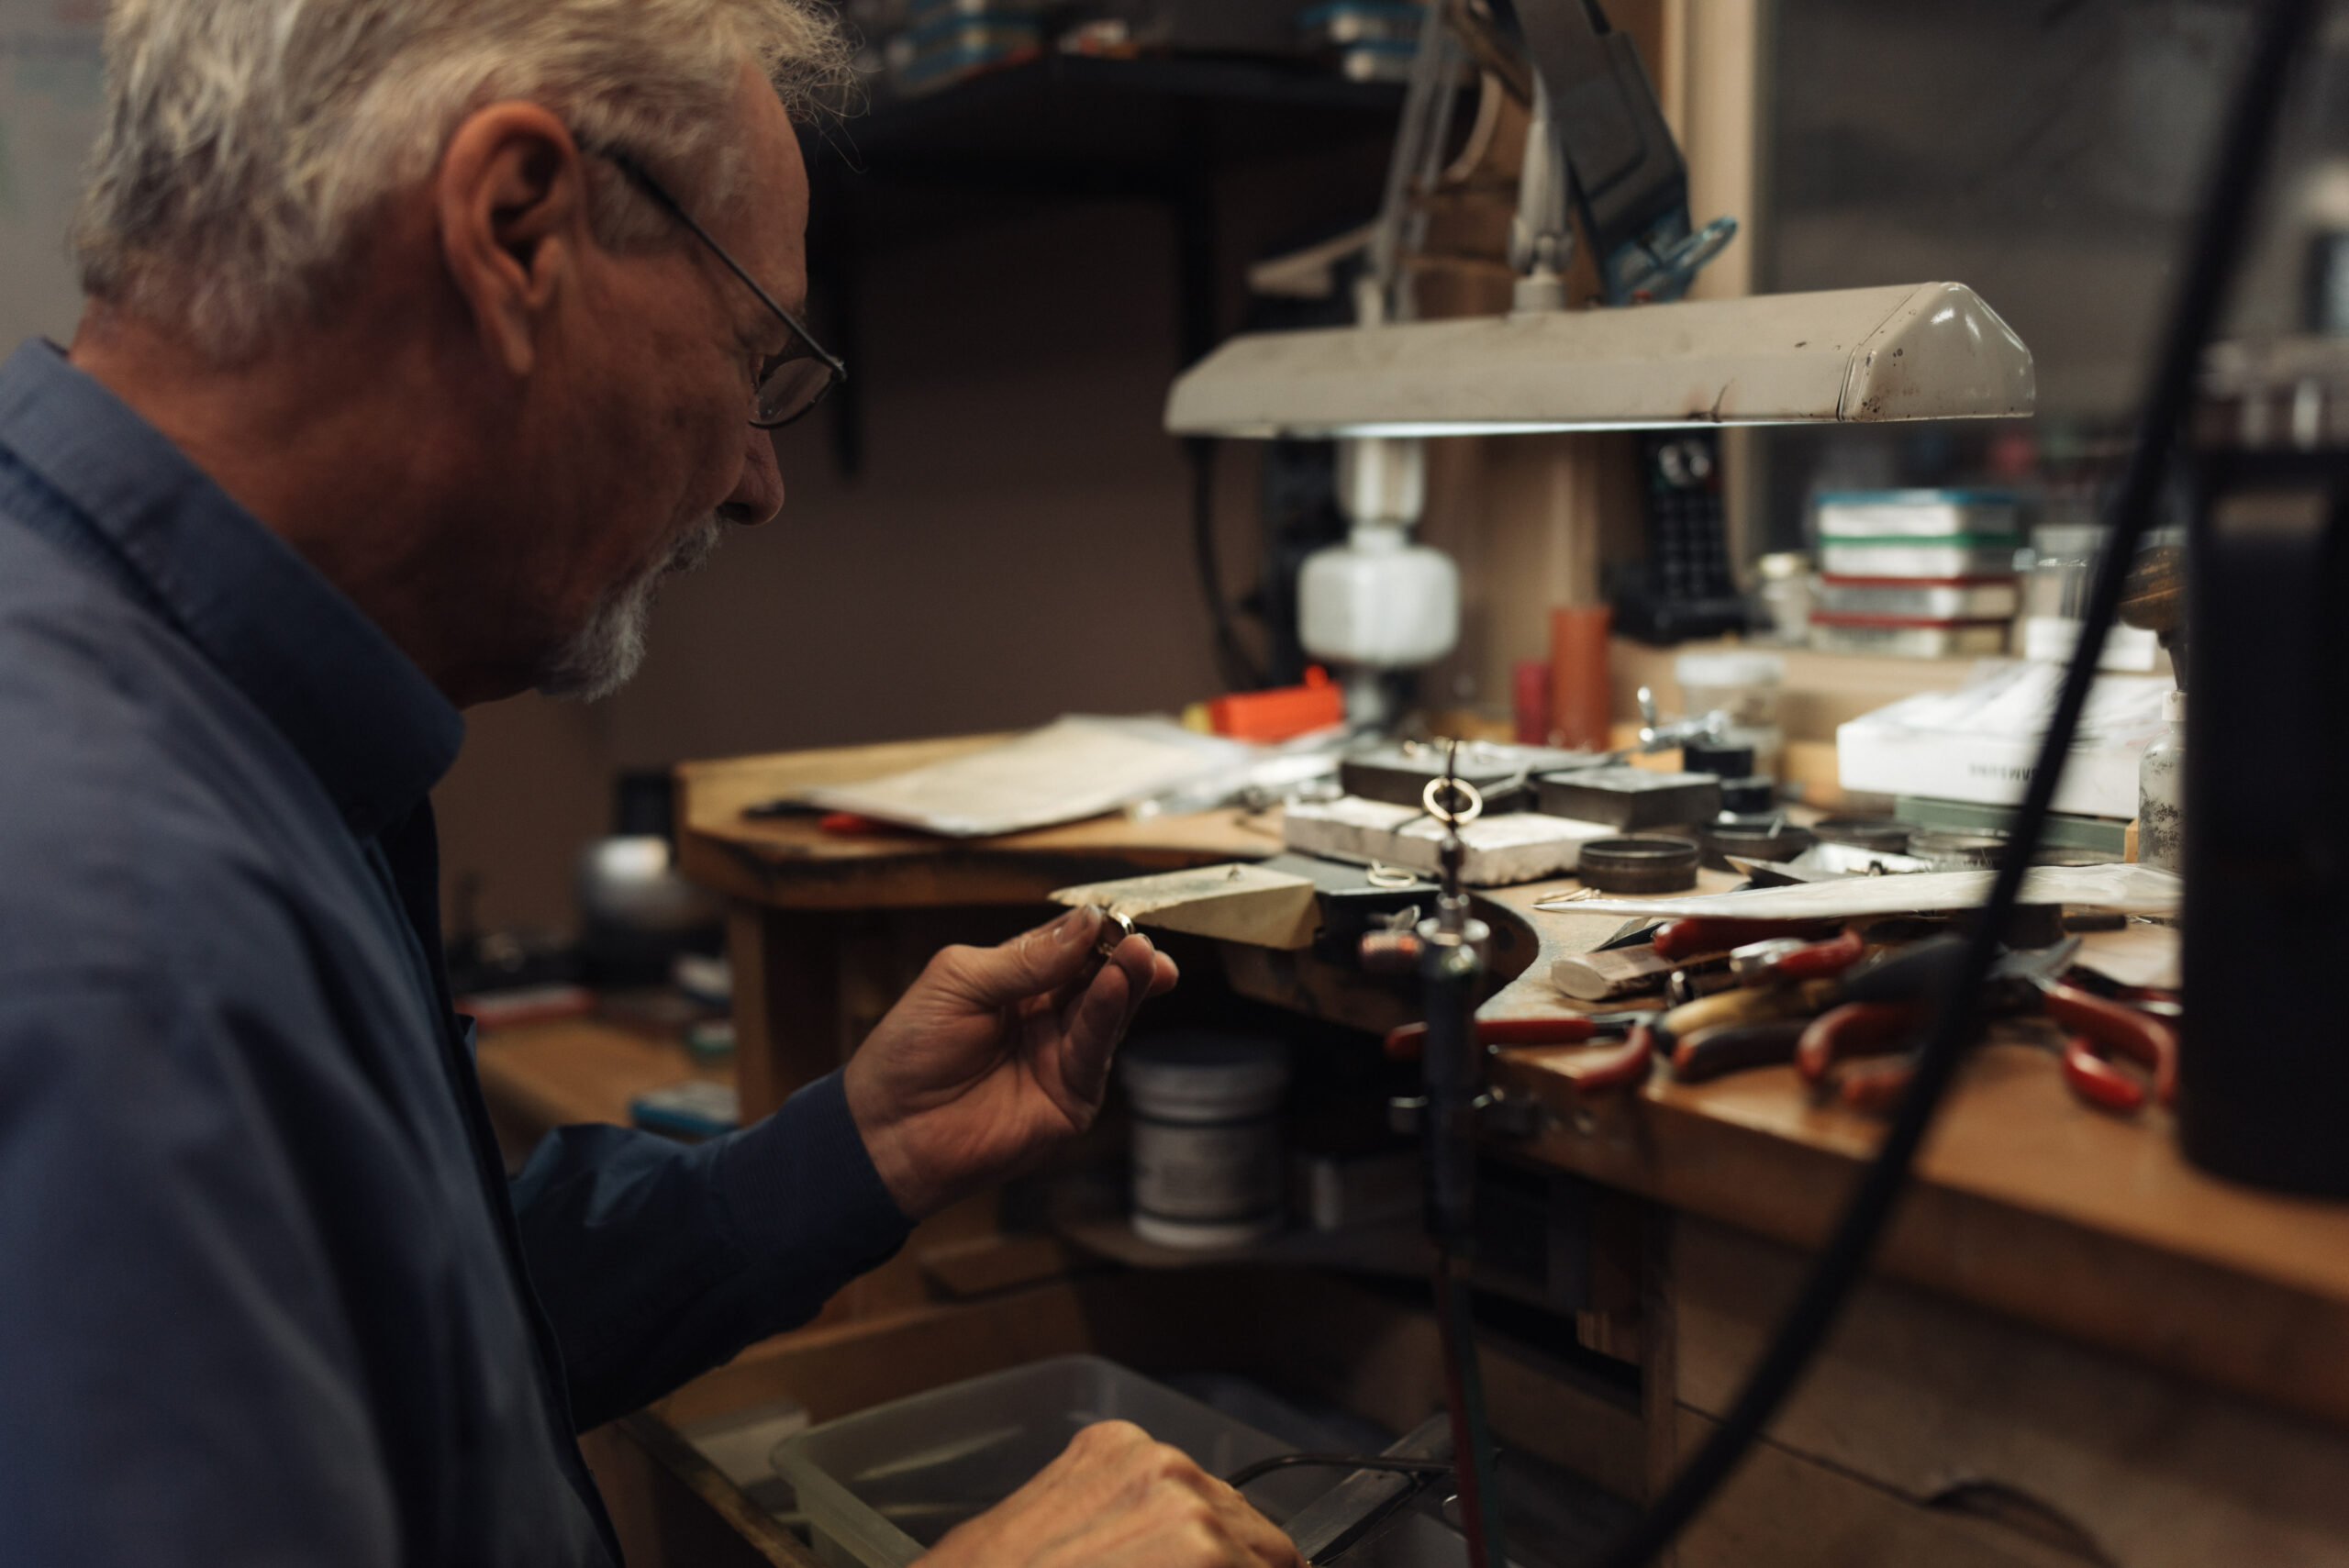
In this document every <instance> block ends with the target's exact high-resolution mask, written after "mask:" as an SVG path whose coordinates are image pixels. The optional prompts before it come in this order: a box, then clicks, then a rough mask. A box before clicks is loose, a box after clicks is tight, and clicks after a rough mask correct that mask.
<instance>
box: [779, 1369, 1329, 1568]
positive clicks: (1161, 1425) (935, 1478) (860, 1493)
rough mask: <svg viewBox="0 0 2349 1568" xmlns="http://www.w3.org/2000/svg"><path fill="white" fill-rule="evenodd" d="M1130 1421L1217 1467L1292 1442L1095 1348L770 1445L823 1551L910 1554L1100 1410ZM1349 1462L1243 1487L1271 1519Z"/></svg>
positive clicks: (859, 1558) (1039, 1461) (1321, 1488)
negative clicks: (1089, 1353)
mask: <svg viewBox="0 0 2349 1568" xmlns="http://www.w3.org/2000/svg"><path fill="white" fill-rule="evenodd" d="M1112 1420H1115V1421H1131V1422H1132V1423H1133V1424H1134V1425H1136V1426H1138V1427H1140V1428H1141V1429H1142V1430H1144V1431H1146V1432H1148V1433H1149V1434H1150V1435H1151V1436H1152V1437H1153V1438H1156V1439H1157V1440H1159V1441H1160V1442H1163V1443H1171V1444H1172V1445H1174V1446H1175V1447H1176V1448H1178V1449H1181V1450H1182V1451H1184V1452H1185V1453H1186V1454H1188V1455H1190V1456H1191V1458H1192V1459H1194V1460H1196V1461H1197V1462H1198V1464H1199V1465H1200V1467H1201V1468H1202V1469H1204V1470H1206V1471H1207V1472H1208V1473H1209V1474H1211V1475H1229V1474H1230V1473H1232V1472H1233V1471H1235V1470H1238V1469H1239V1468H1240V1467H1241V1465H1243V1464H1252V1463H1254V1462H1256V1461H1258V1460H1260V1459H1270V1458H1272V1457H1273V1456H1274V1455H1275V1454H1281V1453H1289V1452H1293V1451H1294V1450H1293V1448H1292V1447H1291V1445H1289V1444H1287V1443H1284V1442H1282V1441H1280V1440H1278V1439H1276V1438H1272V1437H1268V1436H1266V1435H1265V1434H1264V1433H1263V1432H1260V1431H1258V1430H1257V1429H1255V1428H1253V1427H1251V1426H1248V1425H1245V1424H1244V1423H1242V1422H1240V1421H1236V1420H1234V1419H1232V1418H1230V1417H1229V1416H1226V1415H1224V1414H1223V1413H1222V1412H1220V1411H1219V1410H1214V1409H1211V1408H1209V1407H1207V1406H1205V1405H1202V1404H1200V1403H1199V1402H1198V1401H1197V1400H1195V1399H1189V1398H1186V1397H1185V1396H1182V1395H1180V1394H1177V1393H1175V1391H1174V1390H1173V1389H1171V1388H1168V1387H1166V1386H1165V1385H1163V1384H1158V1383H1153V1382H1152V1381H1151V1380H1150V1379H1149V1378H1146V1377H1144V1376H1142V1375H1141V1373H1135V1372H1130V1371H1128V1370H1127V1369H1126V1368H1124V1367H1122V1366H1119V1365H1118V1364H1117V1363H1116V1362H1110V1361H1104V1360H1103V1359H1102V1358H1100V1357H1099V1356H1082V1355H1078V1356H1055V1357H1053V1358H1052V1360H1050V1361H1041V1362H1031V1363H1030V1364H1029V1365H1027V1366H1021V1367H1013V1368H1011V1369H1010V1370H1008V1371H1006V1372H998V1373H989V1374H988V1375H986V1376H985V1377H974V1378H972V1379H971V1380H969V1381H968V1382H966V1383H957V1384H952V1385H949V1386H947V1387H945V1388H936V1389H932V1390H930V1392H929V1393H927V1394H917V1395H914V1396H912V1397H910V1398H907V1399H899V1400H896V1401H895V1402H893V1403H891V1404H887V1405H881V1406H876V1407H874V1408H873V1409H870V1410H863V1411H859V1412H858V1413H857V1414H855V1415H853V1416H844V1417H842V1418H841V1419H839V1420H837V1421H827V1422H826V1423H824V1425H822V1426H820V1427H818V1428H816V1429H813V1430H811V1431H806V1432H801V1433H799V1434H798V1435H797V1436H796V1437H791V1438H786V1439H785V1440H783V1441H782V1442H781V1443H779V1444H777V1445H776V1446H775V1451H774V1468H775V1473H776V1474H778V1475H780V1476H781V1477H782V1478H783V1479H784V1480H785V1482H786V1483H788V1484H789V1485H790V1486H791V1488H792V1490H793V1492H794V1493H795V1494H796V1496H797V1499H798V1506H799V1510H800V1512H801V1513H803V1514H805V1515H806V1516H807V1523H808V1529H809V1534H810V1538H811V1541H812V1543H813V1545H814V1546H815V1549H816V1552H817V1555H818V1556H819V1557H822V1558H823V1559H824V1560H825V1561H826V1562H834V1563H841V1564H844V1565H852V1568H904V1564H906V1563H908V1562H912V1561H913V1560H914V1559H915V1558H917V1557H918V1556H920V1555H921V1554H922V1553H923V1552H924V1551H928V1550H929V1549H930V1547H932V1546H935V1545H937V1544H938V1541H939V1539H940V1538H941V1536H943V1535H945V1533H946V1532H947V1531H948V1530H950V1529H953V1528H954V1527H955V1526H956V1525H958V1524H961V1523H962V1522H963V1520H964V1519H967V1518H972V1517H973V1516H974V1515H977V1514H980V1513H983V1512H985V1510H986V1509H988V1508H991V1507H994V1506H995V1505H996V1504H997V1503H1000V1502H1001V1501H1003V1500H1004V1499H1005V1498H1006V1497H1008V1496H1011V1494H1012V1493H1014V1492H1016V1491H1018V1490H1019V1488H1020V1487H1021V1486H1022V1485H1025V1484H1026V1483H1027V1482H1028V1481H1029V1479H1030V1477H1032V1476H1034V1475H1035V1474H1036V1473H1037V1472H1039V1471H1041V1470H1042V1469H1043V1468H1044V1466H1046V1465H1047V1464H1050V1463H1051V1462H1052V1461H1053V1460H1054V1459H1056V1458H1058V1457H1059V1455H1060V1452H1061V1451H1062V1450H1063V1449H1064V1448H1066V1447H1068V1444H1069V1440H1070V1439H1071V1438H1074V1436H1076V1434H1077V1431H1078V1430H1079V1429H1081V1428H1084V1427H1088V1426H1090V1425H1092V1424H1093V1423H1094V1422H1096V1421H1112ZM1340 1479H1341V1474H1340V1473H1333V1472H1330V1471H1324V1470H1309V1469H1297V1470H1289V1471H1281V1472H1275V1473H1273V1474H1271V1475H1268V1476H1266V1477H1264V1479H1263V1480H1262V1481H1259V1482H1254V1483H1252V1484H1251V1485H1250V1486H1249V1488H1248V1497H1249V1500H1250V1501H1251V1502H1252V1503H1254V1504H1255V1505H1256V1507H1259V1508H1260V1509H1262V1510H1263V1511H1264V1514H1265V1515H1266V1516H1267V1517H1268V1518H1271V1519H1272V1520H1273V1521H1274V1522H1275V1523H1276V1524H1277V1523H1279V1522H1280V1521H1281V1520H1283V1519H1286V1518H1290V1517H1292V1516H1293V1515H1295V1514H1296V1512H1297V1510H1298V1509H1300V1508H1302V1507H1305V1505H1306V1504H1308V1503H1309V1502H1311V1501H1312V1500H1313V1499H1314V1498H1316V1497H1318V1496H1320V1495H1321V1494H1322V1493H1324V1492H1326V1491H1327V1490H1329V1488H1330V1486H1331V1485H1334V1484H1335V1483H1336V1482H1337V1481H1338V1480H1340Z"/></svg>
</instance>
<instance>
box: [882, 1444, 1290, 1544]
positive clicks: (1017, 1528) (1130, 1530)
mask: <svg viewBox="0 0 2349 1568" xmlns="http://www.w3.org/2000/svg"><path fill="white" fill-rule="evenodd" d="M1304 1563H1305V1560H1304V1559H1303V1558H1301V1557H1299V1556H1298V1555H1297V1547H1296V1546H1295V1545H1294V1544H1293V1543H1292V1542H1291V1541H1290V1540H1289V1539H1288V1537H1286V1536H1285V1535H1283V1534H1282V1533H1281V1532H1280V1530H1279V1529H1278V1528H1277V1527H1275V1525H1274V1524H1273V1522H1272V1521H1271V1520H1270V1519H1267V1518H1264V1515H1262V1514H1260V1513H1258V1512H1257V1511H1256V1510H1255V1509H1254V1508H1252V1507H1249V1506H1248V1499H1246V1498H1245V1497H1242V1496H1241V1495H1240V1494H1239V1493H1237V1492H1235V1491H1233V1490H1232V1489H1231V1488H1230V1487H1229V1486H1227V1485H1224V1484H1223V1483H1222V1482H1220V1481H1219V1480H1217V1479H1216V1478H1215V1477H1214V1476H1212V1475H1209V1474H1208V1473H1207V1472H1206V1471H1204V1470H1201V1469H1200V1468H1199V1467H1198V1466H1197V1465H1196V1464H1194V1463H1192V1462H1191V1461H1190V1460H1189V1459H1188V1458H1187V1457H1186V1456H1185V1455H1184V1453H1183V1451H1181V1450H1180V1449H1173V1448H1168V1447H1167V1446H1166V1445H1165V1444H1164V1443H1158V1442H1152V1440H1151V1439H1150V1434H1149V1433H1147V1432H1145V1431H1143V1430H1142V1429H1141V1428H1140V1427H1137V1426H1134V1425H1132V1424H1130V1423H1129V1422H1125V1421H1103V1422H1101V1423H1100V1424H1099V1425H1097V1426H1091V1427H1087V1428H1085V1429H1084V1430H1083V1431H1081V1432H1079V1433H1077V1434H1076V1437H1075V1439H1074V1440H1073V1441H1072V1442H1071V1443H1070V1444H1069V1445H1068V1447H1067V1448H1066V1449H1065V1450H1063V1451H1062V1453H1061V1456H1060V1457H1059V1458H1058V1459H1056V1460H1054V1461H1052V1463H1050V1464H1048V1465H1046V1466H1045V1467H1044V1469H1043V1470H1042V1471H1041V1473H1038V1475H1037V1476H1036V1478H1035V1479H1034V1480H1033V1481H1030V1482H1029V1483H1028V1485H1025V1486H1022V1487H1021V1488H1019V1491H1017V1492H1014V1493H1013V1494H1012V1495H1011V1496H1008V1497H1007V1498H1005V1499H1004V1500H1003V1501H1002V1502H1000V1503H998V1504H996V1506H995V1507H992V1508H989V1509H988V1510H987V1511H986V1512H985V1513H984V1514H981V1515H980V1516H979V1517H978V1518H974V1519H972V1520H970V1521H968V1522H967V1523H964V1524H962V1525H959V1526H957V1527H956V1528H955V1529H953V1530H952V1531H951V1532H949V1533H948V1535H947V1537H946V1539H945V1540H941V1541H940V1542H939V1543H938V1546H937V1549H936V1550H935V1551H930V1553H929V1554H927V1555H926V1556H924V1557H923V1558H922V1559H921V1562H920V1564H919V1565H918V1568H1304Z"/></svg>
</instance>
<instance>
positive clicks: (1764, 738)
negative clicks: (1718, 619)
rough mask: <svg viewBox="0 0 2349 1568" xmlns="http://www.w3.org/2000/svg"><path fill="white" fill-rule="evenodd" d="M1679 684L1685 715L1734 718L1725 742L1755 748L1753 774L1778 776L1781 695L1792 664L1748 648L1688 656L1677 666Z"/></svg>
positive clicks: (1675, 663) (1782, 734)
mask: <svg viewBox="0 0 2349 1568" xmlns="http://www.w3.org/2000/svg"><path fill="white" fill-rule="evenodd" d="M1672 674H1673V678H1674V679H1675V680H1676V681H1678V682H1679V683H1680V706H1681V711H1682V712H1684V713H1686V714H1687V715H1688V717H1691V718H1701V717H1704V716H1705V715H1706V714H1709V713H1711V712H1713V711H1714V710H1715V709H1717V708H1718V709H1719V710H1720V711H1721V712H1722V713H1724V714H1726V715H1728V716H1729V729H1728V731H1727V733H1726V734H1724V735H1723V736H1722V737H1721V739H1722V740H1726V741H1727V742H1728V743H1729V744H1731V745H1732V746H1751V747H1752V748H1753V771H1754V772H1755V773H1770V774H1774V775H1775V774H1776V773H1777V771H1778V752H1779V751H1780V750H1781V749H1782V748H1783V747H1784V746H1785V744H1786V731H1785V730H1784V729H1783V728H1781V727H1780V725H1779V722H1778V695H1779V690H1780V687H1781V686H1782V684H1784V683H1785V681H1786V678H1787V662H1786V661H1785V660H1784V659H1782V658H1780V657H1779V656H1778V655H1777V654H1776V653H1765V652H1762V651H1758V650H1752V649H1743V648H1729V649H1722V650H1720V651H1717V652H1696V653H1683V654H1682V655H1680V657H1679V658H1677V659H1675V660H1674V661H1673V662H1672Z"/></svg>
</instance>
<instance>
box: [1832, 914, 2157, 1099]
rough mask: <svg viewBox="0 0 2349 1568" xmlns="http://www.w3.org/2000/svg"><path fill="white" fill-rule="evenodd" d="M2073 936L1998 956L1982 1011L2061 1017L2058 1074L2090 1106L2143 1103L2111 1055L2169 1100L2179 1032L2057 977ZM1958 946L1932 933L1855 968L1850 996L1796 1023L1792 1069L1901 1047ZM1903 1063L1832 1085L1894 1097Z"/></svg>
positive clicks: (2072, 949) (1850, 1093)
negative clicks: (2134, 1066)
mask: <svg viewBox="0 0 2349 1568" xmlns="http://www.w3.org/2000/svg"><path fill="white" fill-rule="evenodd" d="M2079 945H2080V944H2079V939H2078V938H2076V937H2075V938H2072V939H2070V940H2066V941H2063V942H2059V943H2057V944H2056V945H2055V946H2054V947H2052V948H2046V949H2043V950H2039V951H2026V952H2009V953H2008V954H2006V955H2005V956H2004V957H2002V958H2001V959H1999V961H1998V962H1997V963H1996V964H1995V965H1993V966H1992V968H1991V970H1990V973H1989V976H1988V977H1987V980H1986V982H1985V984H1984V987H1983V996H1982V1004H1983V1009H1982V1010H1983V1013H1984V1015H1985V1016H1986V1017H1999V1016H2008V1015H2013V1014H2017V1013H2025V1012H2030V1011H2033V1010H2036V1011H2039V1012H2042V1013H2043V1014H2045V1015H2046V1016H2047V1017H2048V1018H2052V1019H2054V1021H2055V1022H2056V1023H2057V1024H2059V1025H2062V1026H2064V1040H2063V1046H2062V1048H2061V1051H2060V1056H2061V1059H2062V1062H2063V1071H2064V1081H2065V1083H2066V1084H2070V1085H2071V1087H2072V1090H2073V1092H2074V1093H2075V1094H2076V1095H2079V1096H2080V1098H2082V1099H2083V1100H2085V1101H2087V1103H2088V1104H2090V1105H2092V1106H2098V1107H2099V1108H2101V1109H2104V1110H2110V1111H2118V1112H2121V1113H2124V1114H2125V1113H2127V1112H2131V1111H2134V1110H2137V1109H2138V1108H2139V1107H2141V1106H2143V1105H2144V1103H2145V1095H2146V1091H2145V1089H2144V1087H2143V1085H2142V1084H2139V1083H2138V1082H2137V1081H2136V1080H2135V1079H2133V1078H2132V1077H2130V1076H2128V1075H2127V1074H2125V1073H2121V1071H2120V1070H2119V1069H2117V1068H2115V1067H2114V1066H2113V1065H2112V1062H2111V1061H2110V1057H2111V1056H2116V1055H2117V1056H2125V1057H2127V1058H2129V1059H2130V1060H2131V1061H2132V1062H2137V1063H2138V1064H2139V1065H2141V1066H2143V1068H2145V1069H2146V1071H2147V1072H2148V1073H2150V1074H2151V1076H2152V1079H2153V1094H2154V1098H2156V1099H2158V1100H2159V1101H2161V1103H2162V1104H2164V1105H2167V1104H2169V1103H2170V1101H2171V1099H2172V1098H2173V1096H2174V1095H2175V1094H2176V1083H2177V1036H2176V1032H2175V1031H2173V1030H2172V1029H2170V1027H2169V1026H2168V1025H2167V1024H2166V1023H2165V1022H2163V1021H2162V1020H2161V1019H2159V1018H2154V1017H2152V1016H2151V1015H2149V1014H2147V1013H2143V1012H2141V1011H2139V1010H2137V1009H2136V1008H2133V1007H2129V1006H2123V1005H2122V1004H2121V1003H2119V1002H2112V1001H2107V1000H2106V999H2104V998H2103V997H2101V996H2097V995H2092V994H2090V993H2089V992H2087V991H2084V990H2082V989H2081V988H2079V987H2078V986H2076V985H2067V984H2064V983H2063V981H2062V979H2061V976H2062V975H2063V974H2064V973H2065V971H2066V970H2068V969H2069V968H2070V967H2071V964H2072V959H2073V957H2074V956H2075V954H2076V952H2077V951H2078V950H2079ZM1963 951H1964V939H1962V938H1957V937H1944V938H1937V939H1935V940H1932V941H1930V942H1921V943H1919V944H1916V945H1915V946H1914V947H1912V948H1910V949H1909V950H1907V951H1903V952H1901V953H1898V954H1895V955H1891V956H1890V957H1889V958H1888V960H1887V962H1885V963H1884V964H1882V965H1880V966H1878V967H1876V968H1875V969H1874V970H1873V971H1872V972H1869V973H1856V974H1854V975H1853V976H1852V977H1851V978H1850V979H1849V980H1848V981H1847V983H1846V984H1845V987H1844V989H1845V991H1846V993H1847V994H1848V995H1849V996H1850V998H1851V999H1850V1000H1847V1001H1846V1002H1844V1003H1843V1005H1842V1006H1838V1007H1836V1008H1834V1009H1833V1010H1832V1011H1831V1012H1827V1013H1824V1014H1821V1015H1820V1017H1819V1018H1816V1019H1814V1020H1813V1021H1812V1023H1811V1025H1810V1027H1809V1029H1805V1030H1804V1031H1803V1035H1802V1038H1801V1040H1799V1041H1798V1043H1797V1045H1796V1047H1795V1066H1796V1069H1797V1070H1798V1072H1800V1073H1802V1075H1803V1076H1804V1077H1805V1078H1806V1079H1808V1080H1809V1081H1810V1082H1812V1083H1814V1084H1817V1083H1822V1082H1824V1081H1825V1079H1826V1077H1827V1075H1828V1073H1830V1072H1831V1070H1832V1069H1833V1067H1834V1065H1835V1063H1836V1062H1839V1061H1842V1060H1844V1059H1846V1058H1849V1057H1854V1056H1866V1055H1880V1054H1883V1053H1885V1052H1887V1051H1895V1050H1898V1049H1899V1048H1900V1047H1901V1046H1902V1045H1903V1044H1905V1043H1906V1042H1907V1041H1908V1040H1909V1039H1911V1038H1912V1037H1913V1035H1914V1034H1915V1032H1916V1030H1917V1029H1918V1027H1919V1026H1920V1025H1921V1024H1922V1023H1923V1022H1924V1020H1925V1018H1926V1016H1927V1013H1928V1010H1929V1008H1930V1007H1931V1006H1932V1005H1933V1003H1932V993H1933V991H1934V990H1935V988H1936V986H1937V984H1938V985H1941V986H1945V985H1946V984H1947V982H1948V978H1949V977H1950V975H1951V974H1952V973H1954V969H1955V967H1956V962H1957V961H1958V958H1959V956H1960V954H1962V952H1963ZM1908 1080H1909V1063H1908V1062H1905V1061H1903V1062H1898V1063H1891V1064H1887V1066H1885V1067H1881V1068H1876V1069H1874V1070H1871V1071H1867V1072H1863V1073H1851V1074H1846V1075H1845V1076H1844V1077H1843V1079H1842V1081H1841V1083H1839V1084H1838V1085H1837V1095H1838V1097H1839V1098H1841V1099H1842V1102H1843V1103H1844V1104H1846V1105H1849V1106H1855V1107H1858V1108H1862V1109H1882V1108H1884V1107H1885V1106H1888V1105H1890V1104H1891V1103H1892V1102H1893V1101H1895V1100H1897V1099H1898V1097H1899V1095H1900V1092H1901V1090H1902V1089H1904V1088H1905V1087H1906V1086H1907V1084H1908Z"/></svg>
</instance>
